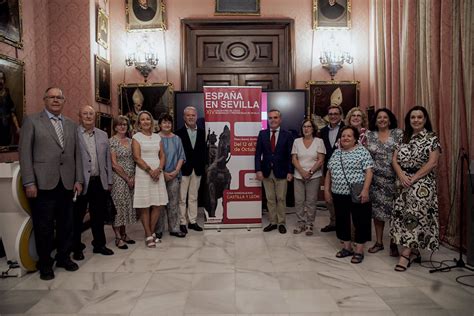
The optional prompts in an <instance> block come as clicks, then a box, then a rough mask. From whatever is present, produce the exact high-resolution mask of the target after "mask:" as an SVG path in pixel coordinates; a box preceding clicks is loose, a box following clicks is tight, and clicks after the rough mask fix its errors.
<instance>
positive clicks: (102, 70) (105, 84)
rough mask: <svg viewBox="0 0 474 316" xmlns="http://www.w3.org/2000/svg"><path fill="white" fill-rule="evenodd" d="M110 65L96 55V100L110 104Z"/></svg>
mask: <svg viewBox="0 0 474 316" xmlns="http://www.w3.org/2000/svg"><path fill="white" fill-rule="evenodd" d="M110 97H111V94H110V63H109V62H108V61H107V60H106V59H104V58H102V57H100V56H97V55H95V100H96V101H97V102H100V103H104V104H110Z"/></svg>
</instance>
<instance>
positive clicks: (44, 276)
mask: <svg viewBox="0 0 474 316" xmlns="http://www.w3.org/2000/svg"><path fill="white" fill-rule="evenodd" d="M40 279H41V280H44V281H49V280H52V279H54V271H53V268H51V267H48V268H42V269H40Z"/></svg>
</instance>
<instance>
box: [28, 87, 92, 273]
mask: <svg viewBox="0 0 474 316" xmlns="http://www.w3.org/2000/svg"><path fill="white" fill-rule="evenodd" d="M43 101H44V105H45V109H44V110H43V111H41V112H39V113H35V114H32V115H29V116H28V117H26V118H25V119H24V121H23V127H22V129H21V134H20V144H19V152H20V167H21V176H22V180H23V185H24V186H25V191H26V196H27V197H28V198H29V200H30V204H31V207H32V210H33V213H32V218H33V228H34V231H35V241H36V251H37V253H38V256H39V260H38V263H37V268H38V269H39V270H40V278H41V279H42V280H51V279H53V278H54V272H53V268H52V267H53V262H54V260H53V259H52V258H51V251H52V250H53V247H54V229H55V227H54V223H55V222H56V239H57V254H56V260H57V262H56V267H62V268H65V269H66V270H68V271H75V270H77V269H78V268H79V267H78V265H77V264H76V263H75V262H73V261H72V260H71V259H70V257H69V256H70V249H71V244H72V227H73V202H72V200H73V195H74V192H76V193H77V194H80V193H81V191H82V183H83V175H82V163H81V159H80V153H79V144H78V141H77V133H76V124H75V123H74V122H73V121H71V120H70V119H68V118H67V117H64V116H63V115H62V114H61V113H62V110H63V107H64V101H65V99H64V95H63V92H62V91H61V89H59V88H56V87H51V88H48V89H46V91H45V94H44V97H43Z"/></svg>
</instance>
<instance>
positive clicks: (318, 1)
mask: <svg viewBox="0 0 474 316" xmlns="http://www.w3.org/2000/svg"><path fill="white" fill-rule="evenodd" d="M325 28H338V29H349V28H351V0H313V29H325Z"/></svg>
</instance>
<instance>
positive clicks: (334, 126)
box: [321, 105, 344, 233]
mask: <svg viewBox="0 0 474 316" xmlns="http://www.w3.org/2000/svg"><path fill="white" fill-rule="evenodd" d="M343 115H344V113H343V111H342V108H341V106H340V105H331V106H329V108H328V117H329V124H328V125H327V126H325V127H323V128H322V129H321V138H322V139H323V142H324V146H325V147H326V156H325V157H324V172H325V173H326V172H327V167H328V162H329V159H331V156H332V153H333V152H334V150H336V148H337V147H336V144H337V142H338V140H339V138H340V137H341V132H340V131H341V127H343V126H344V122H343V121H342V118H343ZM324 189H325V190H330V189H331V188H324ZM326 207H327V208H328V210H329V224H328V225H327V226H325V227H323V228H321V232H323V233H327V232H331V231H335V230H336V212H335V211H334V205H333V204H332V203H326Z"/></svg>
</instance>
